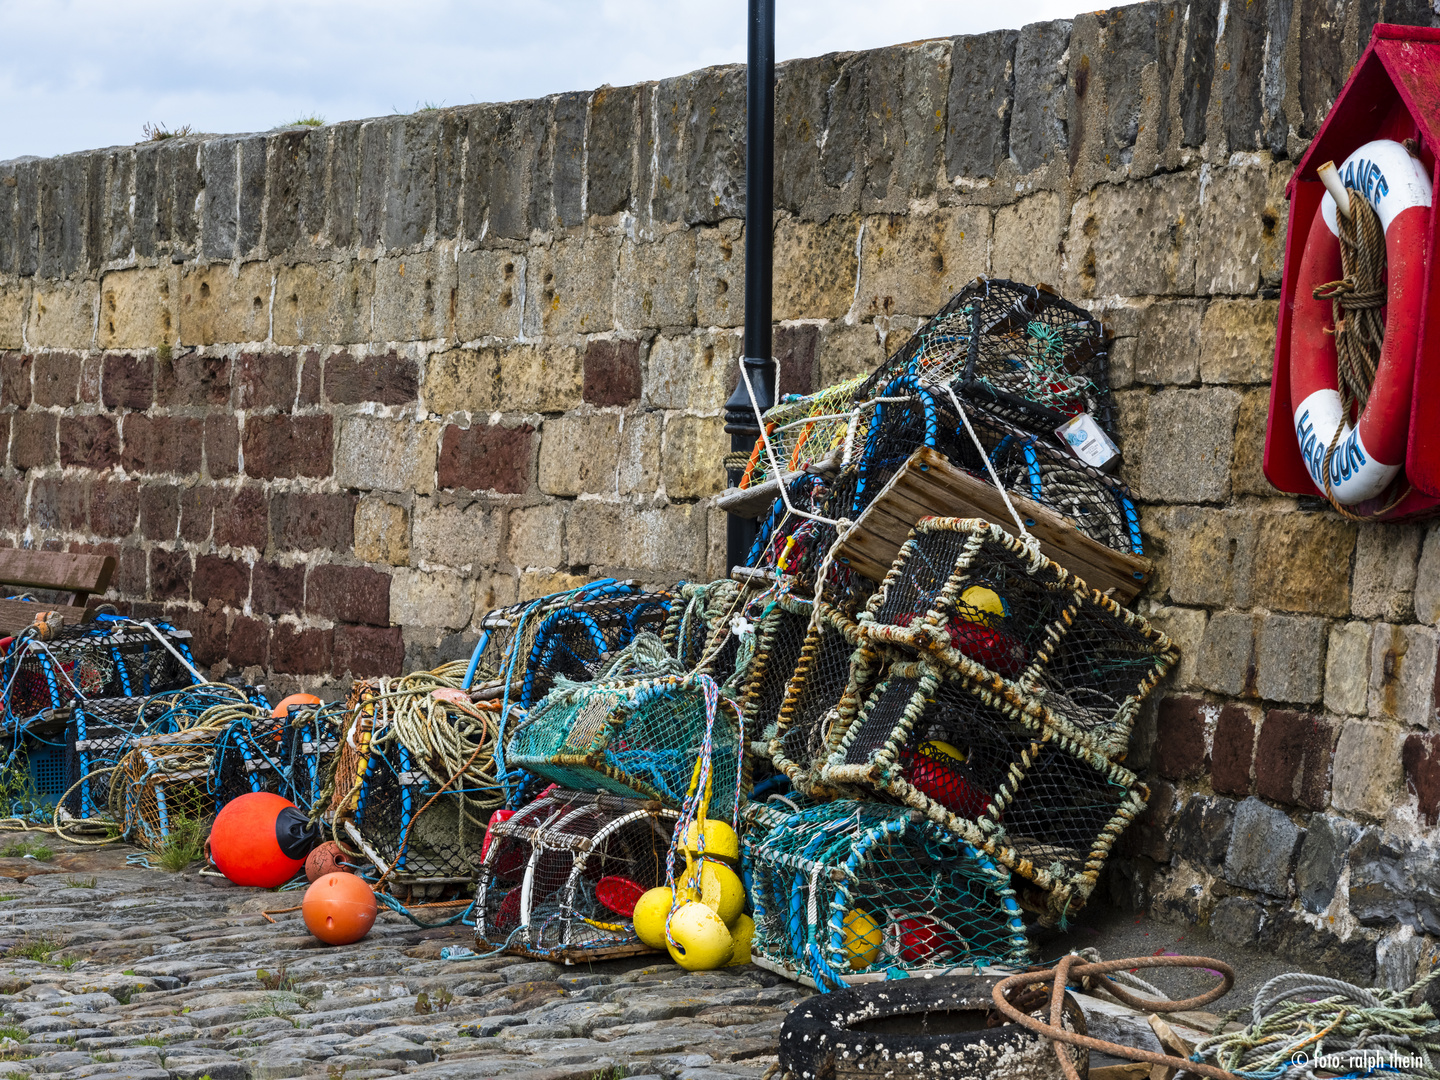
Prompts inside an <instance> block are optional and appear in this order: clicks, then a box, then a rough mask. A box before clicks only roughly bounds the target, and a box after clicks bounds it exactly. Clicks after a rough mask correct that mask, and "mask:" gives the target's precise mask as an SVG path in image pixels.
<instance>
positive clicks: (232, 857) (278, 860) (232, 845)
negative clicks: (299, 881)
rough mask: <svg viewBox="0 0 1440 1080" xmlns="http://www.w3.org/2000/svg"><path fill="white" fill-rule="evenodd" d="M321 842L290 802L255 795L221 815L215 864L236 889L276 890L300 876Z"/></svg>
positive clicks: (214, 840)
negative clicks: (306, 858) (239, 886)
mask: <svg viewBox="0 0 1440 1080" xmlns="http://www.w3.org/2000/svg"><path fill="white" fill-rule="evenodd" d="M318 839H319V836H318V828H312V827H311V825H310V823H309V821H307V820H306V818H305V815H304V814H302V813H301V812H300V811H299V810H297V809H296V808H295V804H294V803H292V802H291V801H290V800H289V799H282V798H281V797H280V796H279V795H275V794H272V793H271V792H268V791H252V792H250V793H249V794H246V795H241V796H240V797H238V798H235V799H231V800H230V801H229V802H228V803H226V804H225V806H224V808H223V809H221V811H220V813H219V814H217V815H216V817H215V824H214V825H212V826H210V858H211V860H212V861H213V862H214V863H215V866H216V867H217V868H218V869H219V870H220V872H221V873H222V874H224V875H225V876H226V877H227V878H229V879H230V880H231V881H233V882H234V883H235V884H236V885H254V886H257V887H259V888H262V889H273V888H275V887H276V886H277V885H283V884H285V882H287V881H289V880H290V879H291V878H292V877H294V876H295V874H296V872H297V871H298V870H299V869H300V867H301V866H303V865H304V864H305V856H306V855H308V854H310V849H311V848H313V847H314V846H315V842H316V841H317V840H318Z"/></svg>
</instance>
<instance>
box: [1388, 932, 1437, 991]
mask: <svg viewBox="0 0 1440 1080" xmlns="http://www.w3.org/2000/svg"><path fill="white" fill-rule="evenodd" d="M1428 945H1429V943H1428V942H1427V941H1426V940H1425V939H1424V938H1422V937H1420V936H1419V935H1417V934H1416V933H1415V929H1414V927H1410V926H1402V927H1401V928H1400V929H1399V930H1393V931H1391V932H1390V933H1388V934H1385V935H1383V936H1382V937H1381V938H1380V940H1379V941H1377V942H1376V943H1375V985H1376V987H1377V988H1381V989H1385V990H1395V991H1401V990H1408V989H1409V988H1410V987H1412V986H1414V985H1415V979H1416V977H1417V976H1419V975H1422V974H1425V972H1422V971H1420V970H1419V968H1420V955H1421V952H1422V951H1423V950H1424V949H1425V948H1426V947H1427V946H1428Z"/></svg>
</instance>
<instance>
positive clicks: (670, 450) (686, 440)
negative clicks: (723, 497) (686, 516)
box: [660, 415, 730, 499]
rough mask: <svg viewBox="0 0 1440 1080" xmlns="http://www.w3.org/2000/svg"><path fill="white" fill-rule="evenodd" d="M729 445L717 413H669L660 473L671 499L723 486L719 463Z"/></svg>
mask: <svg viewBox="0 0 1440 1080" xmlns="http://www.w3.org/2000/svg"><path fill="white" fill-rule="evenodd" d="M729 449H730V436H728V435H726V434H725V421H724V418H723V417H719V416H687V415H678V416H671V417H670V418H669V419H668V420H667V421H666V423H665V440H664V445H663V447H662V449H661V452H660V475H661V478H662V480H663V482H664V485H665V493H666V495H668V496H669V497H670V498H672V499H703V498H705V497H706V496H709V495H718V494H719V493H720V492H721V491H723V490H724V489H725V473H724V471H723V470H722V469H721V467H720V464H721V461H722V460H723V459H724V457H725V454H726V453H728V452H729Z"/></svg>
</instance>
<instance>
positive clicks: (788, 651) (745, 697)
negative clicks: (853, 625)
mask: <svg viewBox="0 0 1440 1080" xmlns="http://www.w3.org/2000/svg"><path fill="white" fill-rule="evenodd" d="M812 606H813V605H812V602H811V601H808V600H800V599H797V598H796V597H793V596H788V595H781V596H778V597H770V596H768V595H767V596H762V597H761V598H760V599H759V600H758V601H756V602H755V603H753V604H752V605H751V610H752V611H753V610H754V609H755V608H757V607H758V608H759V610H758V611H756V612H755V615H756V622H755V624H754V634H755V643H754V651H753V653H752V654H751V658H750V660H749V662H748V663H747V664H746V665H745V669H744V671H743V672H742V674H741V678H740V679H738V680H737V682H738V684H739V685H738V693H739V697H740V707H741V709H742V711H743V712H744V714H745V726H746V728H747V729H748V730H749V731H750V732H751V733H752V736H753V737H755V738H762V737H763V736H764V733H765V732H766V731H768V730H770V729H771V728H772V727H773V725H774V724H775V722H776V719H777V718H778V717H779V715H780V706H781V704H782V703H783V702H784V700H785V688H786V686H787V685H788V684H789V682H790V678H791V676H792V675H793V674H794V673H795V665H796V664H797V663H798V662H799V660H800V653H801V650H802V649H803V648H804V645H805V639H806V632H807V631H808V629H809V625H810V610H811V607H812Z"/></svg>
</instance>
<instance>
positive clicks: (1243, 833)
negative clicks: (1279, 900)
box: [1225, 797, 1303, 896]
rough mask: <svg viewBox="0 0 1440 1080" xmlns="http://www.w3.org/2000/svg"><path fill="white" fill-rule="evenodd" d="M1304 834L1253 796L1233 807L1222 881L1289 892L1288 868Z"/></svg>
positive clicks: (1259, 889) (1270, 892) (1269, 891)
mask: <svg viewBox="0 0 1440 1080" xmlns="http://www.w3.org/2000/svg"><path fill="white" fill-rule="evenodd" d="M1302 839H1303V834H1302V833H1301V831H1300V829H1298V828H1296V826H1295V823H1294V822H1293V821H1291V820H1290V819H1289V818H1288V817H1286V816H1285V815H1284V814H1283V813H1281V812H1280V811H1279V810H1276V809H1275V808H1274V807H1272V806H1266V805H1265V804H1264V803H1263V802H1261V801H1260V800H1259V799H1256V798H1253V797H1252V798H1249V799H1245V800H1244V801H1242V802H1241V803H1240V805H1239V806H1237V807H1236V808H1235V826H1234V828H1233V829H1232V830H1231V832H1230V846H1229V848H1228V849H1227V850H1226V852H1225V880H1226V881H1229V882H1230V883H1231V884H1232V885H1239V886H1240V887H1241V888H1242V889H1254V890H1255V891H1256V892H1263V893H1265V894H1267V895H1269V896H1287V895H1289V893H1290V868H1291V866H1292V865H1293V864H1294V860H1295V853H1296V850H1297V849H1298V848H1299V846H1300V841H1301V840H1302Z"/></svg>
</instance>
